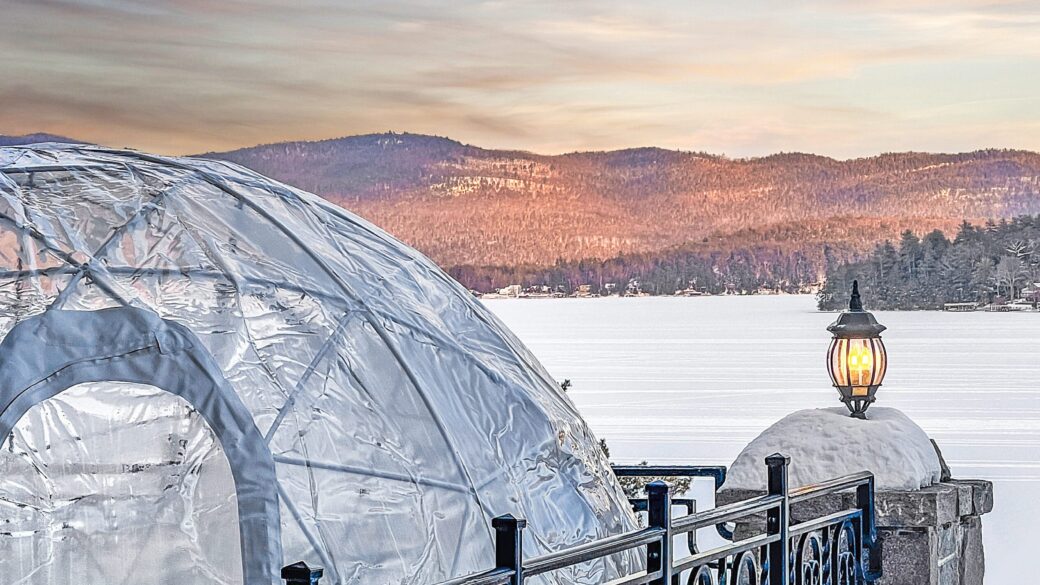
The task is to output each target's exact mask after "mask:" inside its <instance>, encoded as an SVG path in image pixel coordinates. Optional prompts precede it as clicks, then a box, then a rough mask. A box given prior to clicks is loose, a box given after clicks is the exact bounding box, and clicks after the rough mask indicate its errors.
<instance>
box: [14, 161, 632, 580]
mask: <svg viewBox="0 0 1040 585" xmlns="http://www.w3.org/2000/svg"><path fill="white" fill-rule="evenodd" d="M404 212H407V211H406V210H404ZM0 337H2V338H3V341H2V344H0V438H2V440H3V444H2V450H0V451H2V452H0V574H2V575H4V582H5V583H8V584H11V585H68V584H71V583H79V584H89V585H94V584H100V583H148V584H161V585H167V584H169V585H173V584H177V585H197V584H203V583H205V584H217V585H230V584H232V583H235V584H240V583H248V584H249V585H254V584H267V583H271V584H274V583H279V582H280V581H279V580H278V570H279V568H280V567H281V566H283V565H286V564H289V563H293V562H296V561H300V560H302V561H306V562H308V563H310V564H312V565H319V566H322V567H324V568H325V578H324V579H323V581H322V582H323V583H335V584H348V583H349V584H364V585H378V584H384V583H393V584H429V583H436V582H438V581H441V580H445V579H448V578H451V577H454V576H458V575H462V574H466V573H470V572H473V571H478V570H483V569H487V568H489V566H490V564H491V562H492V559H493V553H492V550H493V547H492V542H493V534H492V532H493V531H492V529H491V526H490V520H491V518H493V517H494V516H497V515H501V514H506V513H511V514H514V515H516V516H521V517H524V518H526V519H527V520H528V522H529V524H528V529H527V531H526V537H525V543H524V544H525V553H526V554H528V555H537V554H543V553H546V552H549V551H552V550H556V549H559V548H561V547H563V546H567V545H571V544H574V543H577V542H584V541H587V540H590V539H593V538H598V537H602V536H605V535H608V534H616V533H618V532H622V531H625V530H631V529H633V528H634V527H635V520H634V517H633V515H632V512H631V510H630V509H629V507H628V504H627V501H626V500H625V498H624V495H623V494H622V492H621V490H620V488H619V486H618V484H617V482H616V480H615V479H614V477H613V474H612V473H611V471H610V469H609V467H608V465H607V462H606V461H605V459H604V456H603V454H602V453H601V452H600V449H599V447H598V445H597V442H596V440H595V439H594V437H593V436H592V435H591V434H590V432H589V430H588V428H587V426H586V425H585V423H584V422H583V421H582V419H581V417H580V416H579V415H578V413H577V412H576V410H575V408H574V406H573V405H572V404H571V402H570V401H569V400H568V399H567V398H566V397H565V396H564V395H563V394H562V392H561V391H560V389H559V387H558V386H557V384H556V383H555V382H554V380H552V379H551V378H550V376H549V375H548V374H547V373H546V371H545V370H544V369H543V368H542V367H541V366H540V365H539V364H538V362H537V361H536V360H535V359H534V357H533V356H532V355H531V354H530V353H529V352H528V350H527V349H525V348H524V347H523V345H521V344H520V342H519V341H517V339H516V338H515V337H514V336H513V335H512V334H511V333H510V332H509V331H507V330H506V328H505V327H504V326H503V325H502V324H501V323H500V322H499V321H498V319H496V318H495V317H494V316H493V315H492V314H491V313H490V312H489V311H487V310H486V309H485V308H484V307H483V306H482V305H481V304H480V303H479V302H477V301H476V300H474V299H473V298H472V296H471V295H470V294H469V293H468V291H466V290H465V289H464V288H463V287H461V286H460V285H459V284H457V283H456V282H454V281H453V280H451V279H450V278H449V277H447V276H446V275H445V274H444V273H443V272H442V271H441V270H439V269H438V268H437V267H436V266H435V265H434V264H433V263H432V262H430V261H429V260H428V259H427V258H425V257H423V256H422V255H421V254H419V253H418V252H416V251H415V250H413V249H411V248H409V247H408V246H405V245H404V244H402V243H400V242H398V241H397V240H395V239H393V238H392V237H390V236H388V235H387V234H385V233H384V232H382V231H381V230H379V229H378V228H376V227H374V226H372V225H371V224H369V223H367V222H365V221H363V220H361V219H359V218H357V217H355V216H353V215H351V214H350V213H347V212H345V211H343V210H342V209H339V208H337V207H335V206H333V205H331V204H329V203H327V202H325V201H323V200H322V199H320V198H318V197H316V196H314V195H311V194H308V193H304V192H301V191H298V190H295V189H292V188H290V187H287V186H285V185H282V184H279V183H277V182H274V181H271V180H269V179H266V178H264V177H262V176H259V175H257V174H256V173H253V172H251V171H248V170H246V169H244V168H241V167H238V166H235V165H232V164H228V163H223V162H215V161H208V160H201V159H190V158H161V157H156V156H150V155H145V154H141V153H138V152H132V151H117V150H111V149H104V148H100V147H90V146H83V145H55V144H46V145H32V146H29V147H12V148H0ZM619 563H622V564H627V563H626V562H625V560H624V559H613V560H611V561H610V562H609V563H607V564H606V565H603V564H600V565H596V566H586V567H582V568H579V569H576V570H575V571H574V572H571V573H568V574H559V575H556V576H555V577H553V578H554V579H559V582H560V583H581V582H584V581H588V580H591V579H598V578H601V577H604V576H606V577H609V576H610V575H611V574H613V573H615V572H616V570H617V569H618V568H619V567H618V566H616V565H617V564H619ZM131 576H132V577H131Z"/></svg>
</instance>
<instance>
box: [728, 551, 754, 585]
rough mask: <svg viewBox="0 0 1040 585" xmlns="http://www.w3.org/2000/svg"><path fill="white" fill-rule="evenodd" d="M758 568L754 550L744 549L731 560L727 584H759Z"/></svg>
mask: <svg viewBox="0 0 1040 585" xmlns="http://www.w3.org/2000/svg"><path fill="white" fill-rule="evenodd" d="M760 573H761V571H760V569H759V566H758V556H756V555H755V553H754V551H750V550H749V551H745V552H743V553H742V554H741V555H740V556H738V557H737V558H736V559H735V560H734V561H733V571H732V572H731V573H730V577H729V585H759V576H760Z"/></svg>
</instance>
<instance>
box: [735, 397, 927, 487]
mask: <svg viewBox="0 0 1040 585" xmlns="http://www.w3.org/2000/svg"><path fill="white" fill-rule="evenodd" d="M867 417H868V418H867V420H859V419H856V418H852V417H850V416H849V411H848V410H846V409H845V408H844V407H834V408H811V409H806V410H799V411H797V412H792V413H791V414H789V415H787V416H785V417H784V418H782V419H780V420H779V421H777V422H776V424H774V425H773V426H771V427H769V428H768V429H766V430H765V431H763V432H762V434H761V435H759V436H757V437H755V439H754V440H752V441H751V442H750V443H749V444H748V446H747V447H745V448H744V450H743V451H741V452H740V455H737V459H736V460H735V461H734V462H733V465H732V466H730V469H729V474H728V475H727V477H726V484H725V486H724V487H726V488H733V489H755V490H764V489H766V469H765V466H764V465H763V464H762V462H763V461H764V460H765V458H766V457H767V456H769V455H770V454H772V453H781V454H784V455H787V456H788V457H790V458H791V466H790V469H789V475H788V482H789V483H790V485H791V487H799V486H803V485H809V484H812V483H819V482H821V481H824V480H826V479H829V478H833V477H838V476H842V475H848V474H850V473H856V472H858V471H862V470H867V471H872V472H873V473H874V480H875V482H876V486H877V488H878V489H886V490H917V489H920V488H922V487H927V486H929V485H932V484H933V483H935V482H937V481H939V458H938V456H937V455H936V454H935V448H934V447H932V443H931V441H930V440H929V439H928V435H927V434H925V432H924V431H923V430H922V429H921V427H919V426H917V423H915V422H914V421H912V420H910V418H909V417H908V416H906V415H905V414H903V412H902V411H900V410H897V409H895V408H885V407H880V406H878V407H873V408H871V409H870V410H869V411H868V412H867Z"/></svg>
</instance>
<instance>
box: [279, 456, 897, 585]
mask: <svg viewBox="0 0 1040 585" xmlns="http://www.w3.org/2000/svg"><path fill="white" fill-rule="evenodd" d="M789 464H790V460H789V459H788V458H787V457H784V456H782V455H779V454H774V455H771V456H769V457H767V458H766V466H767V472H768V482H767V483H768V489H767V492H766V494H764V495H762V496H758V497H754V498H750V499H748V500H744V501H741V502H735V503H732V504H728V505H725V506H718V507H716V508H713V509H711V510H706V511H703V512H695V513H693V514H687V515H684V516H681V517H677V518H672V499H671V494H670V489H669V486H668V484H666V483H665V482H663V481H654V482H651V483H650V484H648V485H647V486H646V491H647V499H646V501H647V505H646V511H647V527H646V528H642V529H639V530H634V531H631V532H627V533H624V534H619V535H616V536H611V537H608V538H603V539H600V540H596V541H593V542H588V543H584V544H580V545H576V546H573V547H570V548H566V549H563V550H560V551H557V552H553V553H549V554H546V555H541V556H538V557H534V558H530V559H525V558H524V554H523V531H524V528H525V527H526V525H527V522H526V521H525V520H523V519H521V518H515V517H513V516H511V515H505V516H500V517H497V518H495V519H494V520H492V526H493V527H494V529H495V559H494V568H492V569H489V570H487V571H483V572H480V573H475V574H472V575H467V576H464V577H459V578H456V579H452V580H450V581H446V582H443V583H441V584H439V585H523V584H524V582H525V579H527V578H530V577H534V576H537V575H542V574H545V573H549V572H552V571H556V570H560V569H565V568H568V567H573V566H576V565H581V564H583V563H586V562H589V561H593V560H596V559H603V558H606V557H610V556H613V555H619V554H623V553H627V552H629V551H634V550H636V549H640V548H645V558H646V568H645V570H641V571H638V572H635V573H634V574H631V575H626V576H623V577H620V578H617V579H614V580H612V581H610V582H609V583H606V584H604V585H646V584H649V585H676V584H678V583H679V582H680V580H681V579H680V577H681V576H683V575H684V574H685V580H684V581H685V583H686V585H722V584H737V585H794V584H797V585H802V584H805V585H861V584H863V583H872V582H873V581H875V580H876V579H877V578H878V577H880V560H881V559H880V548H879V545H878V542H877V537H876V531H875V525H874V476H873V474H871V473H869V472H861V473H856V474H852V475H848V476H845V477H839V478H836V479H832V480H828V481H826V482H823V483H819V484H816V485H810V486H805V487H801V488H798V489H795V490H790V489H788V485H787V474H788V466H789ZM658 475H661V476H667V475H668V474H667V473H660V474H658ZM851 490H855V494H856V497H855V505H854V506H853V507H850V508H848V509H845V510H840V511H837V512H834V513H830V514H826V515H823V516H820V517H817V518H813V519H810V520H805V521H802V522H798V523H792V521H791V516H790V508H791V505H792V504H795V503H799V502H803V501H806V500H810V499H814V498H818V497H822V496H826V495H830V494H837V493H840V492H848V491H851ZM762 515H764V516H765V529H764V531H762V532H761V533H759V534H752V535H751V536H747V537H745V538H742V539H740V540H733V541H732V542H729V543H726V544H725V545H723V546H719V547H716V548H713V549H711V550H706V551H698V550H696V549H695V548H691V551H690V554H689V555H687V556H684V557H681V558H674V555H673V549H672V541H673V537H675V536H679V535H683V534H689V533H691V532H695V531H696V530H699V529H701V528H711V527H715V526H718V525H721V524H726V523H735V522H746V523H748V524H749V525H754V524H756V521H757V520H758V519H759V518H761V516H762ZM750 532H752V533H753V532H754V531H750ZM489 564H490V563H489ZM301 565H302V567H301ZM294 566H295V567H300V571H299V573H298V574H299V579H300V580H299V581H292V580H289V579H288V578H287V577H286V575H285V572H284V571H283V579H286V580H287V582H288V583H290V584H292V585H295V584H297V583H300V584H307V585H313V584H316V583H317V580H316V579H315V578H314V569H311V568H309V567H306V565H303V564H302V563H298V564H297V565H294ZM287 569H288V567H287ZM307 571H309V572H307ZM319 577H320V574H319ZM305 578H306V579H308V580H304V579H305Z"/></svg>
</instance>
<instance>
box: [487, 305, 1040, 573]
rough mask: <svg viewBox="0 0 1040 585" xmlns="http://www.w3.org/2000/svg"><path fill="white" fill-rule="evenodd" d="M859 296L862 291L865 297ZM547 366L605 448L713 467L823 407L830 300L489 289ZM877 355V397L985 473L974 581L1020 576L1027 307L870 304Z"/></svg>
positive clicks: (1029, 348)
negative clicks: (895, 308)
mask: <svg viewBox="0 0 1040 585" xmlns="http://www.w3.org/2000/svg"><path fill="white" fill-rule="evenodd" d="M865 300H866V302H867V303H868V309H869V299H865ZM485 304H486V305H487V306H488V307H489V308H490V309H491V310H493V311H494V312H495V313H496V314H497V315H498V316H499V317H500V318H502V319H503V320H504V321H505V323H506V324H507V325H508V326H509V327H510V328H512V329H513V331H514V332H516V334H517V335H518V336H519V337H520V339H522V340H523V341H524V343H526V344H527V346H528V347H530V348H531V350H532V351H533V352H534V354H535V355H536V356H538V358H539V359H540V360H541V362H542V363H543V364H544V365H545V366H546V368H548V370H549V371H550V372H551V373H552V374H553V375H554V376H555V377H556V378H557V379H558V380H561V381H562V380H563V379H564V378H569V379H570V380H571V381H572V383H573V387H572V389H571V390H570V395H571V397H572V398H573V399H574V401H575V403H577V405H578V407H579V409H580V410H581V412H582V414H583V415H584V416H585V418H586V420H588V422H589V424H590V425H591V427H592V429H593V431H594V432H595V433H596V435H597V436H598V437H600V438H604V439H606V440H607V442H608V443H609V445H610V448H611V451H612V456H613V459H614V460H615V462H620V463H629V462H633V463H634V462H639V461H642V460H648V461H650V462H651V463H662V464H663V463H676V464H679V463H681V464H723V465H729V464H730V463H731V462H732V461H733V459H734V458H735V457H736V455H737V453H738V452H739V451H740V450H741V448H742V447H743V446H744V445H745V444H746V443H747V442H748V441H749V440H750V439H752V438H753V437H754V436H755V435H757V434H758V433H759V432H760V431H762V430H763V429H765V428H766V427H767V426H769V425H770V424H772V423H773V422H774V421H776V420H777V419H779V418H780V417H782V416H783V415H784V414H787V413H789V412H791V411H793V410H797V409H801V408H810V407H817V406H836V405H840V403H839V402H838V394H837V391H835V390H834V389H833V388H832V387H831V386H830V380H829V379H828V377H827V373H826V370H825V368H824V355H825V352H826V350H827V344H828V343H829V339H830V334H829V333H828V332H827V331H826V330H825V328H826V326H827V325H828V324H829V323H830V322H831V321H833V320H834V317H835V315H834V314H833V313H820V312H817V311H816V310H815V301H814V299H813V297H811V296H776V297H773V296H751V297H703V298H625V299H621V298H603V299H554V300H526V299H516V300H513V299H510V300H489V301H485ZM875 315H876V316H877V318H878V320H879V321H880V322H881V323H883V324H884V325H887V326H888V328H889V329H888V331H886V332H885V333H884V335H883V337H884V339H885V345H886V347H887V348H888V354H889V360H890V367H889V371H888V375H887V377H886V378H885V384H884V386H882V387H881V389H880V390H879V391H878V404H883V405H885V406H893V407H896V408H899V409H901V410H903V411H904V412H906V413H907V414H908V415H910V416H911V417H912V418H913V419H914V420H916V421H917V422H918V424H920V425H921V426H922V427H923V428H924V429H925V431H927V432H928V434H929V435H931V437H932V438H933V439H935V440H936V441H937V442H938V443H939V445H940V447H942V449H943V454H944V455H945V457H946V459H947V462H948V463H949V464H950V467H951V468H952V470H953V474H954V476H955V477H965V478H969V477H978V478H984V479H990V480H992V481H993V482H994V483H995V484H996V485H995V498H996V507H995V509H994V511H993V513H991V514H989V515H987V516H985V517H984V535H985V541H986V555H987V582H989V583H998V582H1001V581H1002V580H1010V579H1012V578H1015V577H1019V578H1020V577H1022V576H1023V575H1022V574H1021V573H1020V572H1021V571H1024V570H1026V569H1025V565H1026V563H1024V562H1023V559H1028V558H1030V555H1031V552H1032V551H1031V549H1032V547H1031V546H1030V545H1031V544H1032V543H1031V534H1030V531H1029V528H1031V527H1032V526H1035V525H1036V523H1038V522H1040V498H1038V497H1037V494H1040V314H1037V313H940V312H884V311H878V312H875Z"/></svg>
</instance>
